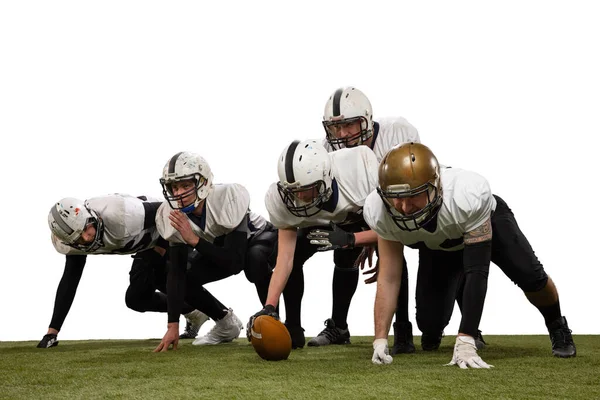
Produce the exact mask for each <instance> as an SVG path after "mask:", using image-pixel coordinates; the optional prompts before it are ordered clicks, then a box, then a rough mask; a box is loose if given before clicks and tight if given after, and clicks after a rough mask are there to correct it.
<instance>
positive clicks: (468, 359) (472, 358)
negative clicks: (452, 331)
mask: <svg viewBox="0 0 600 400" xmlns="http://www.w3.org/2000/svg"><path fill="white" fill-rule="evenodd" d="M446 365H458V366H459V367H460V368H462V369H468V368H469V367H471V368H491V367H493V365H490V364H488V363H486V362H485V361H483V360H482V359H481V357H479V356H478V355H477V347H476V346H475V339H474V338H473V337H471V336H457V337H456V343H455V344H454V355H453V356H452V361H450V362H449V363H448V364H446Z"/></svg>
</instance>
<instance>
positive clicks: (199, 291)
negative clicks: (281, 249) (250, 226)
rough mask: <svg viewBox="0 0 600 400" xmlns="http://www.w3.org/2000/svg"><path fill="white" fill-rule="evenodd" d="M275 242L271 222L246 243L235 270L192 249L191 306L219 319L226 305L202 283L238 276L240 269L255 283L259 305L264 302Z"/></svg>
mask: <svg viewBox="0 0 600 400" xmlns="http://www.w3.org/2000/svg"><path fill="white" fill-rule="evenodd" d="M276 244H277V230H275V229H274V228H273V227H272V225H271V224H267V226H266V228H265V229H263V230H262V231H260V232H257V233H256V234H255V235H254V236H253V237H252V238H251V239H250V241H249V242H248V248H247V249H246V259H245V265H244V267H243V268H241V267H242V266H240V268H239V269H235V270H231V269H227V268H223V267H222V266H220V265H218V264H216V263H214V262H213V261H212V260H210V259H209V258H208V257H205V256H203V255H202V254H200V253H198V252H197V251H194V252H193V254H192V255H191V256H190V261H189V263H188V272H187V277H186V295H185V300H186V302H187V303H189V304H192V305H194V306H195V307H196V308H197V309H199V310H200V311H202V312H204V313H205V314H206V315H208V316H209V317H210V318H212V319H220V318H222V317H223V310H225V309H226V307H225V306H224V305H223V304H222V303H221V302H220V301H219V300H217V298H216V297H214V296H213V295H212V294H211V293H210V292H209V291H208V290H206V288H205V287H204V285H205V284H207V283H210V282H216V281H220V280H222V279H225V278H228V277H230V276H233V275H237V274H239V273H240V272H241V271H242V270H243V271H244V273H245V275H246V278H248V280H249V281H250V282H252V283H254V285H255V286H256V290H257V293H258V296H259V299H260V301H261V304H264V302H265V301H266V298H267V292H268V290H269V282H270V280H271V272H272V270H273V267H274V266H275V258H276V256H277V254H276V250H275V248H276V247H275V246H276ZM274 251H275V254H274Z"/></svg>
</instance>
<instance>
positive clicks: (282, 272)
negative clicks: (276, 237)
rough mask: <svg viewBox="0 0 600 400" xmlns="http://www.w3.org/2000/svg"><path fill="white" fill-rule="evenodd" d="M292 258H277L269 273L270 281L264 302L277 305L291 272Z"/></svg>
mask: <svg viewBox="0 0 600 400" xmlns="http://www.w3.org/2000/svg"><path fill="white" fill-rule="evenodd" d="M292 268H293V258H287V257H285V258H280V257H278V258H277V264H276V265H275V269H274V270H273V274H272V275H271V282H270V284H269V293H268V294H267V302H266V304H271V305H272V306H274V307H277V304H278V303H279V297H280V296H281V293H282V292H283V290H284V289H285V285H286V284H287V281H288V278H289V277H290V274H291V272H292Z"/></svg>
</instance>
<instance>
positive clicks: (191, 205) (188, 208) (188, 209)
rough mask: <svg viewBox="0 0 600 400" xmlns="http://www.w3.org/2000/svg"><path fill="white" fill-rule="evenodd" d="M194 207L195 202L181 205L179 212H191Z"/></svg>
mask: <svg viewBox="0 0 600 400" xmlns="http://www.w3.org/2000/svg"><path fill="white" fill-rule="evenodd" d="M195 209H196V204H195V203H192V204H190V205H189V206H187V207H183V208H182V209H181V212H182V213H184V214H191V213H192V212H194V210H195Z"/></svg>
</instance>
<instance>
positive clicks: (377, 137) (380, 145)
mask: <svg viewBox="0 0 600 400" xmlns="http://www.w3.org/2000/svg"><path fill="white" fill-rule="evenodd" d="M408 142H414V143H421V138H419V132H417V129H416V128H415V127H414V126H412V125H411V124H410V123H409V122H408V121H407V120H406V119H404V118H402V117H396V118H382V119H380V120H379V121H376V122H375V123H374V124H373V141H372V143H371V149H372V150H373V152H374V153H375V156H376V157H377V162H381V160H382V159H383V157H384V156H385V155H386V154H387V152H388V151H390V149H391V148H392V147H394V146H395V145H397V144H402V143H408ZM323 146H325V149H327V151H328V152H330V153H331V152H332V151H334V149H333V147H331V145H330V144H329V142H328V141H327V139H323Z"/></svg>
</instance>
